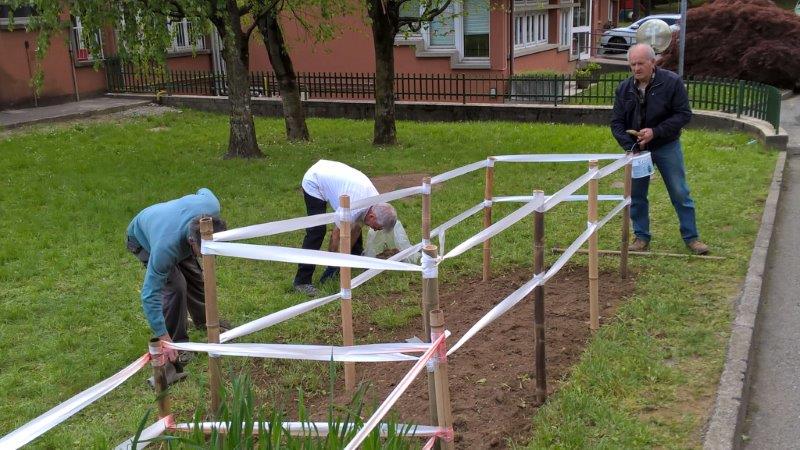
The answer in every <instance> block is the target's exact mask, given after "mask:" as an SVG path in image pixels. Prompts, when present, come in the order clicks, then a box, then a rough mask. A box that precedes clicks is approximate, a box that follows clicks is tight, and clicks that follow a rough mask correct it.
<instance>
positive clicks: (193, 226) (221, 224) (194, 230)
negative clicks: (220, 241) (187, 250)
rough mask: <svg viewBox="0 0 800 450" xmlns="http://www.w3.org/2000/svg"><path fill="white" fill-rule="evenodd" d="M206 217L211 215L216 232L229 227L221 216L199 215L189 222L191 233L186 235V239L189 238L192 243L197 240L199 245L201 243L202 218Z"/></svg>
mask: <svg viewBox="0 0 800 450" xmlns="http://www.w3.org/2000/svg"><path fill="white" fill-rule="evenodd" d="M204 217H211V225H212V226H213V228H214V233H216V232H218V231H225V230H227V229H228V224H227V223H225V221H224V220H222V219H221V218H220V217H219V216H207V215H203V216H197V217H195V218H194V219H192V221H191V222H189V234H187V235H186V240H188V241H189V243H190V244H191V243H193V242H196V243H197V245H200V219H202V218H204Z"/></svg>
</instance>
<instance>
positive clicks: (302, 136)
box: [258, 11, 310, 141]
mask: <svg viewBox="0 0 800 450" xmlns="http://www.w3.org/2000/svg"><path fill="white" fill-rule="evenodd" d="M258 28H259V30H260V31H261V35H262V36H263V37H264V41H265V42H266V46H267V56H269V62H270V64H272V69H273V70H274V71H275V76H276V77H277V78H278V91H279V92H280V94H281V103H282V104H283V120H284V122H285V123H286V138H287V139H289V140H290V141H308V140H309V139H310V137H309V134H308V127H306V114H305V111H303V102H302V101H300V86H299V85H298V84H297V75H296V74H295V73H294V66H293V65H292V58H291V57H290V56H289V53H288V52H287V51H286V42H285V41H284V39H283V32H282V31H281V27H280V24H279V23H278V16H277V14H276V13H275V11H270V12H268V13H266V14H264V15H263V17H261V18H260V20H259V21H258Z"/></svg>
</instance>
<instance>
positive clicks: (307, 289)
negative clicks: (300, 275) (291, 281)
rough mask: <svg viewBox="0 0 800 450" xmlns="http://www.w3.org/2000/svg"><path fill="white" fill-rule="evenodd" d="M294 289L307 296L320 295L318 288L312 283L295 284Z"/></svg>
mask: <svg viewBox="0 0 800 450" xmlns="http://www.w3.org/2000/svg"><path fill="white" fill-rule="evenodd" d="M294 290H295V292H299V293H301V294H306V295H307V296H309V297H319V295H320V294H319V290H317V288H315V287H314V285H313V284H295V285H294Z"/></svg>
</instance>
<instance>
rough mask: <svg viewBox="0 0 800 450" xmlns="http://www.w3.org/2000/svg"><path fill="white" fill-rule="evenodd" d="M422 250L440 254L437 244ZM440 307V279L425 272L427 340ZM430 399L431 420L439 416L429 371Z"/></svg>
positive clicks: (424, 294)
mask: <svg viewBox="0 0 800 450" xmlns="http://www.w3.org/2000/svg"><path fill="white" fill-rule="evenodd" d="M422 252H423V253H424V254H425V255H426V256H428V257H430V258H434V259H435V258H436V257H437V256H438V253H439V252H438V248H437V247H436V246H435V245H431V244H428V245H426V246H425V247H424V248H423V249H422ZM437 309H439V279H438V278H426V275H425V273H423V274H422V327H423V333H422V336H423V339H424V340H425V342H432V341H431V340H430V339H431V312H432V311H434V310H437ZM428 401H429V408H428V409H429V411H430V417H431V422H434V421H436V420H437V418H438V414H437V408H436V382H435V379H434V376H433V373H431V372H428Z"/></svg>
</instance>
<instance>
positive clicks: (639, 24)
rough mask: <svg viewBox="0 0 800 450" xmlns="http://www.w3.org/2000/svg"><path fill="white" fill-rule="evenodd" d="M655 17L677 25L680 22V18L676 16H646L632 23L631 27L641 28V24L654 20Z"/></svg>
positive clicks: (668, 23)
mask: <svg viewBox="0 0 800 450" xmlns="http://www.w3.org/2000/svg"><path fill="white" fill-rule="evenodd" d="M653 19H661V20H663V21H664V22H666V23H667V25H675V24H676V23H677V22H678V19H677V18H675V17H645V18H643V19H639V20H637V21H636V22H633V23H632V24H631V25H630V27H631V28H639V27H640V26H642V25H643V24H644V23H645V22H647V21H648V20H653Z"/></svg>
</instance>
